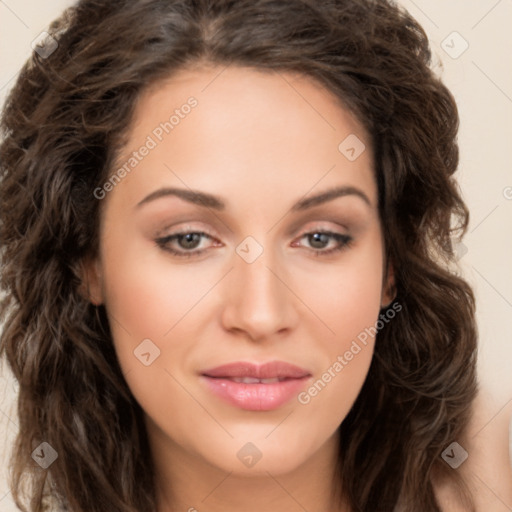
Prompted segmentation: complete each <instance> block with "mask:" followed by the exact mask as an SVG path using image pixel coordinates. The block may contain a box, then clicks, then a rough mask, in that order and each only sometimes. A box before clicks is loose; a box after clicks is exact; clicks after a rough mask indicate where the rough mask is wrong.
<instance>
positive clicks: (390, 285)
mask: <svg viewBox="0 0 512 512" xmlns="http://www.w3.org/2000/svg"><path fill="white" fill-rule="evenodd" d="M395 299H396V284H395V269H394V266H393V264H392V263H391V262H390V263H389V264H388V267H387V271H386V274H385V276H384V283H383V286H382V297H381V302H380V307H381V308H382V309H385V308H387V307H389V306H390V305H391V303H392V302H393V301H394V300H395Z"/></svg>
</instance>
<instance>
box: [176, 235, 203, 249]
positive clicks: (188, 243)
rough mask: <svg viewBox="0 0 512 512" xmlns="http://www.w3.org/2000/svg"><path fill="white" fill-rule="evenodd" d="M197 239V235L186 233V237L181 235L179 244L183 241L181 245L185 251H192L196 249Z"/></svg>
mask: <svg viewBox="0 0 512 512" xmlns="http://www.w3.org/2000/svg"><path fill="white" fill-rule="evenodd" d="M199 238H200V237H199V233H187V234H186V235H182V237H181V240H180V242H183V240H185V243H184V244H183V243H182V244H181V245H182V246H183V247H184V248H186V249H194V248H195V247H197V242H198V241H199Z"/></svg>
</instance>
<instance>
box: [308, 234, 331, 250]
mask: <svg viewBox="0 0 512 512" xmlns="http://www.w3.org/2000/svg"><path fill="white" fill-rule="evenodd" d="M328 241H329V240H328V236H327V235H326V234H325V233H313V235H310V242H311V245H312V246H313V247H315V248H317V249H322V248H323V247H325V244H326V243H327V242H328ZM316 243H319V244H320V245H319V246H315V244H316Z"/></svg>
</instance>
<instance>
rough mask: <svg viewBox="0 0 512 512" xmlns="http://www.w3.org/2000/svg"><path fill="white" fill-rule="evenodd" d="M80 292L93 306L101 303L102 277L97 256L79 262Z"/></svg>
mask: <svg viewBox="0 0 512 512" xmlns="http://www.w3.org/2000/svg"><path fill="white" fill-rule="evenodd" d="M80 267H81V279H82V283H81V285H80V290H79V291H80V294H81V295H82V297H84V299H86V300H87V301H89V302H91V303H92V304H94V305H95V306H99V305H100V304H102V303H103V300H104V298H103V278H102V274H101V265H100V262H99V260H98V259H97V258H87V259H84V260H82V262H81V265H80Z"/></svg>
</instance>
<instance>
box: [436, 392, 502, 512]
mask: <svg viewBox="0 0 512 512" xmlns="http://www.w3.org/2000/svg"><path fill="white" fill-rule="evenodd" d="M505 402H506V401H505ZM511 417H512V400H510V401H509V402H506V403H505V404H504V405H503V404H501V405H500V404H499V403H496V400H493V399H492V398H491V397H490V396H489V395H488V394H487V393H485V392H480V393H479V395H478V396H477V398H476V400H475V402H474V404H473V418H472V421H471V423H470V425H469V428H468V433H467V436H466V440H465V441H464V442H461V445H462V448H463V449H464V450H465V451H466V452H467V454H468V456H467V459H466V460H465V461H464V462H463V463H462V464H461V465H460V466H459V467H458V468H457V469H453V471H459V472H460V474H461V476H462V478H463V479H464V481H465V482H466V485H467V486H468V489H469V490H470V492H471V493H472V495H473V499H474V502H475V506H476V512H488V511H489V510H492V511H494V512H510V510H512V461H511V453H510V434H509V426H510V421H511ZM435 492H436V495H437V497H438V499H439V502H440V505H441V509H442V510H443V511H446V512H466V509H465V508H464V507H463V505H462V504H461V500H460V498H459V495H458V492H457V490H456V489H454V488H453V486H450V485H449V484H446V483H441V484H438V485H436V486H435Z"/></svg>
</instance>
